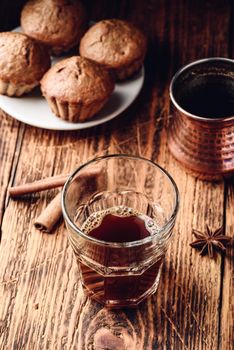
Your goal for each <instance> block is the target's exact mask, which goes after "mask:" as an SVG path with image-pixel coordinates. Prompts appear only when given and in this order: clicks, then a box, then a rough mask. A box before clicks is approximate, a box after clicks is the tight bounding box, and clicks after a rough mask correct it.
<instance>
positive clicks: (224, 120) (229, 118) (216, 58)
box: [169, 57, 234, 124]
mask: <svg viewBox="0 0 234 350" xmlns="http://www.w3.org/2000/svg"><path fill="white" fill-rule="evenodd" d="M212 61H222V62H229V63H231V64H233V65H234V60H232V59H230V58H225V57H208V58H203V59H200V60H196V61H192V62H191V63H189V64H186V65H184V66H182V67H181V68H180V69H179V70H178V71H177V72H176V73H175V74H174V76H173V77H172V80H171V83H170V87H169V95H170V99H171V101H172V103H173V105H174V106H175V107H176V108H177V109H178V110H179V111H180V112H181V113H183V114H185V115H186V116H187V117H189V118H191V119H193V120H197V121H200V122H206V123H210V124H217V123H219V122H226V121H227V122H229V121H234V115H233V116H230V117H223V118H222V117H221V118H215V119H212V118H206V117H200V116H197V115H195V114H192V113H189V112H188V111H186V110H185V109H184V108H182V107H181V106H180V105H179V104H178V102H177V101H176V99H175V97H174V93H173V89H174V85H175V82H176V80H177V79H178V77H179V76H180V75H181V73H183V72H184V71H185V70H187V69H190V68H191V67H193V66H196V65H198V64H201V63H205V62H212Z"/></svg>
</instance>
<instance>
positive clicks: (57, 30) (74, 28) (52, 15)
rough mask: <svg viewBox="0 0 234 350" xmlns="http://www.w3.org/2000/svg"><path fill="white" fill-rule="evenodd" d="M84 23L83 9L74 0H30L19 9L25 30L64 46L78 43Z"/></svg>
mask: <svg viewBox="0 0 234 350" xmlns="http://www.w3.org/2000/svg"><path fill="white" fill-rule="evenodd" d="M85 23H86V16H85V10H84V8H83V6H82V4H81V3H80V1H77V0H30V1H28V2H27V3H26V5H25V6H24V8H23V10H22V12H21V26H22V28H23V30H24V32H25V33H26V34H28V35H30V36H32V37H33V38H35V39H37V40H40V41H42V42H43V43H45V44H47V45H49V46H59V47H60V46H61V47H64V49H68V48H70V47H72V46H74V45H76V44H78V42H79V40H80V38H81V36H82V35H83V33H84V29H85Z"/></svg>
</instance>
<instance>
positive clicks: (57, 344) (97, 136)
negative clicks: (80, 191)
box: [0, 0, 234, 350]
mask: <svg viewBox="0 0 234 350" xmlns="http://www.w3.org/2000/svg"><path fill="white" fill-rule="evenodd" d="M86 6H87V8H88V10H89V14H90V17H91V18H94V19H96V20H98V19H100V18H107V17H120V18H126V19H129V20H132V21H134V22H135V23H136V24H137V25H139V26H140V27H141V28H142V29H143V30H144V31H145V32H146V33H147V34H148V36H149V50H148V54H147V57H146V64H145V65H146V80H145V84H144V87H143V90H142V92H141V94H140V96H139V98H138V99H137V101H136V102H135V103H134V104H133V105H132V106H131V107H130V108H129V109H128V110H127V111H126V112H125V113H123V115H122V116H120V117H118V118H117V119H115V120H113V121H111V122H109V123H107V124H105V125H102V126H99V127H95V128H92V129H90V130H89V129H87V130H82V131H74V132H69V133H68V132H53V131H46V130H40V129H35V128H32V127H29V126H22V125H21V124H20V123H18V122H15V121H13V120H12V119H10V118H8V117H3V118H2V117H1V120H0V123H1V128H0V157H1V167H0V175H1V181H2V182H1V184H2V186H1V195H0V205H1V208H2V211H3V212H4V215H3V221H2V242H1V246H0V261H1V269H0V300H1V301H3V302H1V303H0V349H4V350H5V349H6V350H8V349H14V350H15V349H16V350H18V349H30V350H31V349H53V350H54V349H58V350H60V349H81V350H86V349H87V350H91V349H92V350H93V349H95V350H101V349H111V350H115V349H116V350H117V349H118V350H122V349H123V350H124V349H136V350H151V349H153V350H154V349H155V350H156V349H166V350H171V349H175V350H180V349H190V350H194V349H196V350H204V349H205V350H213V349H221V350H229V349H231V344H232V341H233V301H232V295H233V279H232V276H233V255H231V249H229V250H228V251H227V256H226V257H224V256H223V257H220V256H217V257H216V259H214V260H212V261H211V260H209V259H208V258H207V257H203V258H201V257H200V256H199V254H198V253H197V252H196V251H195V250H192V249H191V248H190V247H189V243H190V242H191V240H192V235H191V232H192V228H196V229H198V230H203V229H204V228H205V224H208V225H209V226H211V227H212V228H217V227H219V226H220V224H222V222H224V223H225V225H226V233H227V234H229V235H234V231H233V225H234V216H233V205H234V191H233V182H232V181H230V182H227V183H226V184H225V185H224V183H222V182H221V183H209V182H204V181H200V180H197V179H195V178H193V177H192V176H191V175H189V174H186V173H185V172H184V170H183V169H182V168H181V167H180V165H179V164H178V163H177V162H176V161H175V160H174V159H173V158H172V156H171V155H170V153H169V151H168V147H167V126H168V122H169V119H168V115H169V110H170V106H169V98H168V86H169V81H170V79H171V77H172V75H173V73H174V72H175V71H176V70H177V69H178V68H179V67H180V66H181V65H183V64H186V63H188V62H190V61H192V60H195V59H198V58H201V57H206V56H211V55H212V56H213V55H214V56H225V57H226V56H228V54H230V47H229V46H228V45H229V42H230V41H228V40H227V38H228V37H229V36H230V35H233V31H230V28H231V22H230V20H231V19H230V8H229V2H228V1H224V2H222V3H221V2H220V1H207V2H205V3H204V2H201V1H198V2H191V1H185V0H183V1H182V0H181V1H179V0H177V1H163V0H161V1H154V0H150V1H147V2H144V1H137V2H129V1H113V2H109V1H107V0H106V1H103V0H100V1H98V2H92V1H87V3H86ZM232 39H233V37H232ZM115 152H120V153H132V154H138V155H141V156H145V157H147V158H150V159H152V160H153V161H156V162H158V163H159V164H160V165H162V166H163V167H165V168H166V169H167V170H168V171H169V172H170V173H171V174H172V176H173V177H174V179H175V181H176V183H177V185H178V187H179V190H180V196H181V199H180V211H179V214H178V220H177V223H176V227H175V230H174V239H173V242H172V244H171V245H170V248H169V251H168V254H167V259H166V263H165V264H164V266H163V272H162V278H161V281H160V285H159V288H158V291H157V293H156V294H155V295H154V296H153V297H151V298H149V299H148V300H147V301H146V302H144V303H142V304H141V305H140V306H139V307H138V308H137V309H135V310H120V311H109V310H107V309H104V308H103V307H102V306H100V305H99V304H97V303H96V302H94V301H91V300H89V299H87V298H86V296H85V295H84V294H83V291H82V289H81V285H80V283H79V276H78V270H77V265H76V262H75V259H74V257H73V253H72V251H71V248H70V247H69V245H68V242H67V237H66V230H65V227H64V225H63V224H62V225H61V226H60V227H59V228H57V230H56V231H55V233H54V234H48V235H47V234H41V233H39V232H38V231H36V230H35V229H34V227H33V220H34V219H35V217H36V216H37V215H38V214H39V213H40V212H41V210H42V208H44V207H45V206H46V204H47V203H48V202H49V201H50V200H51V198H52V197H53V196H54V195H55V193H56V191H48V192H45V193H41V194H37V195H33V196H29V197H27V198H26V199H25V200H22V201H13V200H10V201H9V202H8V201H7V202H6V201H5V196H6V187H7V185H8V184H9V183H13V184H17V183H24V182H25V183H26V182H29V181H33V180H36V179H40V178H42V177H46V176H51V175H54V174H59V173H67V172H70V171H71V170H73V169H74V168H75V167H76V166H78V165H79V164H81V163H83V162H85V161H87V160H88V159H91V158H93V157H95V156H97V155H101V154H106V153H115ZM5 202H6V203H7V206H5Z"/></svg>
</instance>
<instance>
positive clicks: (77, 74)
mask: <svg viewBox="0 0 234 350" xmlns="http://www.w3.org/2000/svg"><path fill="white" fill-rule="evenodd" d="M113 89H114V79H113V74H111V72H110V71H109V70H108V69H106V68H105V67H103V66H101V65H100V64H98V63H96V62H93V61H91V60H89V59H87V58H84V57H80V56H73V57H70V58H66V59H64V60H62V61H60V62H58V63H56V64H55V65H54V66H53V67H51V69H50V70H49V71H48V72H47V73H46V74H45V75H44V76H43V78H42V80H41V90H42V93H43V95H48V96H50V97H55V98H58V99H59V100H60V102H70V103H78V102H82V103H85V104H87V105H88V104H90V103H92V102H93V101H98V100H103V99H104V98H106V96H109V95H110V93H111V92H112V91H113Z"/></svg>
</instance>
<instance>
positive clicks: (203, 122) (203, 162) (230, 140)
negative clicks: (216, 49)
mask: <svg viewBox="0 0 234 350" xmlns="http://www.w3.org/2000/svg"><path fill="white" fill-rule="evenodd" d="M208 79H209V80H211V79H212V81H213V82H215V84H216V86H219V89H220V87H221V90H220V91H221V93H222V90H223V89H228V90H227V91H228V94H229V95H230V96H232V99H231V103H232V104H231V105H230V106H231V108H230V110H231V113H229V114H230V115H224V117H222V116H221V115H218V116H217V115H216V116H214V117H213V116H212V115H209V116H208V117H207V116H206V115H204V116H203V115H202V116H201V115H196V114H194V113H191V111H188V110H189V108H186V109H184V106H183V107H182V105H183V104H182V103H181V101H182V99H183V94H187V93H189V89H191V91H193V90H192V89H193V88H195V89H199V88H200V87H201V88H202V89H203V91H204V86H206V83H207V81H208ZM206 80H207V81H206ZM212 84H213V83H212ZM191 91H190V95H191V96H190V98H193V92H191ZM194 91H195V90H194ZM218 96H219V95H216V96H211V100H210V101H207V103H208V102H211V101H212V99H213V102H214V104H217V103H218V101H217V100H215V99H217V98H219V97H218ZM170 98H171V102H172V113H171V114H172V115H171V119H170V128H169V148H170V150H171V152H172V154H173V155H174V157H175V158H176V159H177V160H178V161H179V162H180V163H181V164H182V165H183V166H184V167H185V168H186V169H187V170H188V171H189V172H192V173H193V175H195V176H197V177H199V178H201V179H207V180H219V179H222V178H223V177H231V176H233V175H234V61H233V60H230V59H226V58H207V59H203V60H199V61H196V62H193V63H191V64H189V65H187V66H185V67H183V68H182V69H180V70H179V71H178V72H177V73H176V74H175V76H174V77H173V79H172V81H171V85H170ZM205 103H206V101H205ZM205 103H204V99H203V104H205ZM195 108H196V106H195ZM232 108H233V110H232ZM205 110H206V108H205ZM229 112H230V111H229Z"/></svg>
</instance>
